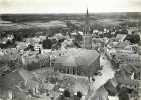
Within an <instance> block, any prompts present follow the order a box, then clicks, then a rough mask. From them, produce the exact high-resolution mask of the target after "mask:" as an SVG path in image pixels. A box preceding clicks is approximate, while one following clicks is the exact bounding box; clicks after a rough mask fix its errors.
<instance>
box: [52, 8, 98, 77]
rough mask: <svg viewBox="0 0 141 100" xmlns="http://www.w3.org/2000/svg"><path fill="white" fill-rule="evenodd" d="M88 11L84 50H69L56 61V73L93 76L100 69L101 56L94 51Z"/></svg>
mask: <svg viewBox="0 0 141 100" xmlns="http://www.w3.org/2000/svg"><path fill="white" fill-rule="evenodd" d="M89 29H90V25H89V14H88V9H87V14H86V22H85V28H84V35H83V43H82V48H70V49H67V53H65V54H64V55H62V56H58V57H56V58H55V61H54V66H53V67H54V71H55V72H61V73H65V74H72V75H79V76H88V77H89V76H93V75H94V74H95V73H96V72H97V71H98V70H99V69H100V55H99V53H98V52H97V51H96V50H92V34H90V32H89Z"/></svg>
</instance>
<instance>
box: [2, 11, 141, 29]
mask: <svg viewBox="0 0 141 100" xmlns="http://www.w3.org/2000/svg"><path fill="white" fill-rule="evenodd" d="M89 16H90V23H91V24H100V25H103V26H106V25H119V24H123V23H139V22H141V13H136V12H134V13H96V14H90V15H89ZM66 21H70V22H71V23H72V24H75V25H83V24H84V21H85V14H5V15H0V31H15V30H21V29H23V30H24V29H33V30H34V29H36V30H40V29H45V30H46V29H50V28H58V27H59V28H63V27H67V25H66Z"/></svg>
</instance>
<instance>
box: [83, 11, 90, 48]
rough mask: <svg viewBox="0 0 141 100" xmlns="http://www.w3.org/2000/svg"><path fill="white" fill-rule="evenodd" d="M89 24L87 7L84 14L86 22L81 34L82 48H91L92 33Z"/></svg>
mask: <svg viewBox="0 0 141 100" xmlns="http://www.w3.org/2000/svg"><path fill="white" fill-rule="evenodd" d="M89 31H90V25H89V12H88V9H87V14H86V23H85V27H84V35H83V44H82V45H83V48H85V49H92V34H90V32H89Z"/></svg>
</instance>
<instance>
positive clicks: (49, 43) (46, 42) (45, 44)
mask: <svg viewBox="0 0 141 100" xmlns="http://www.w3.org/2000/svg"><path fill="white" fill-rule="evenodd" d="M42 45H43V48H44V49H51V47H52V41H51V40H50V39H48V37H47V38H46V40H44V41H43V43H42Z"/></svg>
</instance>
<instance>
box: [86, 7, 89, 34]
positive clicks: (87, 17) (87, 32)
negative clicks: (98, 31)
mask: <svg viewBox="0 0 141 100" xmlns="http://www.w3.org/2000/svg"><path fill="white" fill-rule="evenodd" d="M85 21H86V22H85V34H89V10H88V8H87V12H86V20H85Z"/></svg>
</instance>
